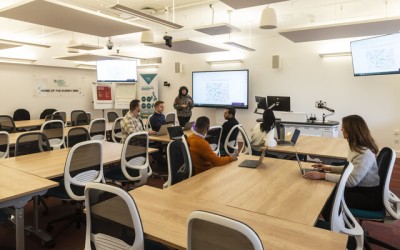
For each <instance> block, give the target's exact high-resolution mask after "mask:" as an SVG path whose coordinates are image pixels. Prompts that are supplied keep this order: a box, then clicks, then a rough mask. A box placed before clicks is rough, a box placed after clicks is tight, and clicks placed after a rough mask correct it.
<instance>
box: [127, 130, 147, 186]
mask: <svg viewBox="0 0 400 250" xmlns="http://www.w3.org/2000/svg"><path fill="white" fill-rule="evenodd" d="M148 150H149V135H148V134H147V132H137V133H132V134H130V135H129V136H128V137H127V138H126V140H125V142H124V146H123V147H122V154H121V170H122V173H123V174H124V176H125V178H126V179H128V180H130V181H138V183H137V185H138V186H140V185H143V184H145V183H146V182H147V178H148V177H149V176H151V175H152V174H153V171H152V169H151V167H150V164H149V151H148ZM130 170H136V171H139V175H135V176H133V175H132V171H130Z"/></svg>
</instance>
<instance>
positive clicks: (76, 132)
mask: <svg viewBox="0 0 400 250" xmlns="http://www.w3.org/2000/svg"><path fill="white" fill-rule="evenodd" d="M89 139H90V137H89V131H88V130H87V129H86V128H83V127H75V128H71V129H70V130H69V131H68V136H67V147H69V148H70V147H72V146H74V145H75V144H77V143H79V142H84V141H88V140H89Z"/></svg>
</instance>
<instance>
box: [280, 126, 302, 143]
mask: <svg viewBox="0 0 400 250" xmlns="http://www.w3.org/2000/svg"><path fill="white" fill-rule="evenodd" d="M299 135H300V130H298V129H297V128H296V129H295V130H294V132H293V135H292V139H291V140H290V141H278V145H283V146H284V145H287V146H294V145H296V142H297V139H299Z"/></svg>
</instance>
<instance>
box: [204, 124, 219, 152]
mask: <svg viewBox="0 0 400 250" xmlns="http://www.w3.org/2000/svg"><path fill="white" fill-rule="evenodd" d="M221 135H222V126H212V127H210V129H209V130H208V131H207V134H206V138H205V139H206V141H207V142H208V143H209V144H210V147H211V149H212V151H214V153H215V154H216V155H218V156H220V152H219V148H220V145H221Z"/></svg>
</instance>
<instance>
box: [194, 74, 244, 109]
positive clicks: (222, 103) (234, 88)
mask: <svg viewBox="0 0 400 250" xmlns="http://www.w3.org/2000/svg"><path fill="white" fill-rule="evenodd" d="M192 91H193V102H194V106H195V107H209V108H224V107H227V106H233V107H235V108H239V109H247V108H248V102H249V95H248V93H249V70H248V69H244V70H223V71H196V72H193V73H192Z"/></svg>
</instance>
